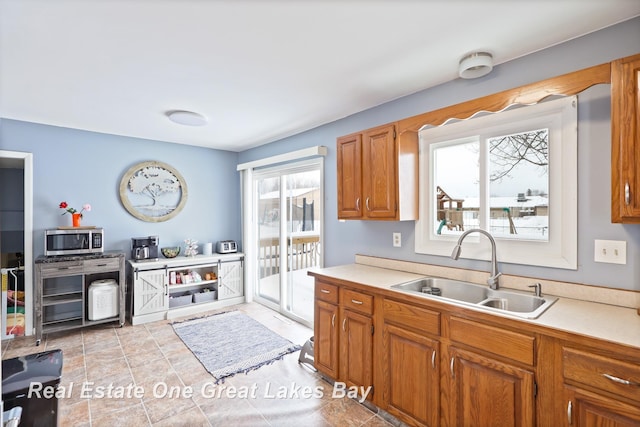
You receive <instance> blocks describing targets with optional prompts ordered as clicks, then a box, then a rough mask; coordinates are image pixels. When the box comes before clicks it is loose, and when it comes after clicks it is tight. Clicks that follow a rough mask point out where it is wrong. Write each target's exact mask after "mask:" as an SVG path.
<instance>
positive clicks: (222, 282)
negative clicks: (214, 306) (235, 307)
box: [218, 261, 244, 300]
mask: <svg viewBox="0 0 640 427" xmlns="http://www.w3.org/2000/svg"><path fill="white" fill-rule="evenodd" d="M242 295H244V289H243V278H242V261H231V262H221V263H220V264H219V266H218V299H219V300H221V299H227V298H234V297H241V296H242Z"/></svg>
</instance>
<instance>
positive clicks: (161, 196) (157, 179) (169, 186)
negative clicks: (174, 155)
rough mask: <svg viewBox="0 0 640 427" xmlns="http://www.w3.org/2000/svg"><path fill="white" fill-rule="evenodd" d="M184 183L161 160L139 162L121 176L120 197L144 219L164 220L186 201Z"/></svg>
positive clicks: (182, 179)
mask: <svg viewBox="0 0 640 427" xmlns="http://www.w3.org/2000/svg"><path fill="white" fill-rule="evenodd" d="M187 196H188V191H187V183H186V181H185V180H184V178H183V177H182V175H180V172H178V171H177V170H176V169H174V168H173V167H171V166H170V165H168V164H166V163H162V162H156V161H149V162H142V163H138V164H136V165H134V166H132V167H131V168H129V170H128V171H127V172H125V174H124V175H123V176H122V179H121V180H120V201H121V202H122V205H123V206H124V208H125V209H126V210H127V211H128V212H129V213H130V214H131V215H133V216H135V217H136V218H138V219H141V220H143V221H147V222H162V221H167V220H169V219H171V218H173V217H174V216H176V215H177V214H178V213H179V212H180V211H181V210H182V208H184V205H185V204H186V203H187Z"/></svg>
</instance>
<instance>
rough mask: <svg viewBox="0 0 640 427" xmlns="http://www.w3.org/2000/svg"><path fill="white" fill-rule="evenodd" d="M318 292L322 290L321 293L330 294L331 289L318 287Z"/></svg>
mask: <svg viewBox="0 0 640 427" xmlns="http://www.w3.org/2000/svg"><path fill="white" fill-rule="evenodd" d="M320 292H322V293H323V294H330V293H331V291H328V290H326V289H320Z"/></svg>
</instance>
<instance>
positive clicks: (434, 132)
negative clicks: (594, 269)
mask: <svg viewBox="0 0 640 427" xmlns="http://www.w3.org/2000/svg"><path fill="white" fill-rule="evenodd" d="M498 113H499V114H498ZM498 113H492V114H488V115H484V116H482V117H475V118H471V119H468V120H464V121H459V122H455V123H450V124H447V123H446V122H445V124H443V125H441V126H438V127H433V128H429V129H422V130H421V131H420V132H419V180H420V188H421V190H420V193H419V212H420V215H419V218H420V219H419V220H418V221H416V226H415V232H416V238H415V252H416V253H421V254H428V255H442V256H449V255H450V254H451V250H452V249H453V247H454V245H455V243H456V241H457V239H458V236H457V235H436V233H435V231H434V227H433V224H434V223H435V222H434V215H435V212H436V209H435V206H434V203H435V186H434V185H433V176H432V175H433V172H432V171H433V168H431V158H432V154H431V153H432V144H438V143H442V142H445V141H452V140H461V139H463V138H465V137H469V136H471V135H474V134H480V135H482V134H486V133H487V132H486V131H487V130H489V131H490V133H494V132H501V130H500V129H514V128H520V129H522V127H523V126H529V123H531V124H532V126H536V127H540V126H541V125H540V123H549V124H548V125H544V126H546V127H549V132H550V134H549V140H550V142H549V239H548V241H535V240H514V239H502V238H499V237H496V245H497V251H498V259H499V261H500V262H506V263H512V264H525V265H535V266H544V267H553V268H562V269H572V270H576V269H577V248H578V241H577V230H578V225H577V221H578V200H577V192H578V182H577V181H578V168H577V163H578V148H577V147H578V136H577V125H578V118H577V96H575V95H574V96H568V97H563V98H560V99H554V100H549V101H546V102H541V103H537V104H533V105H527V106H519V108H516V109H512V110H508V111H507V110H505V111H501V112H498ZM513 123H521V125H518V126H517V127H515V126H514V125H513ZM510 131H511V130H507V132H510ZM558 140H559V141H560V143H559V144H558V143H556V142H554V141H558ZM485 155H488V149H487V153H485ZM480 168H481V170H480V173H481V181H485V183H486V181H488V173H487V172H486V164H485V167H483V166H482V161H481V166H480ZM483 168H484V169H485V171H483ZM485 176H486V178H485ZM485 189H486V187H485ZM483 191H484V190H483V189H482V184H481V188H480V198H481V200H482V199H484V200H487V199H488V197H487V196H486V195H485V194H483ZM425 196H426V197H425ZM481 209H483V212H482V217H483V218H485V219H484V220H483V224H482V225H481V227H482V228H484V227H488V218H489V206H488V204H486V205H485V206H482V203H481ZM485 211H486V212H485ZM462 255H463V258H469V259H479V260H488V259H489V258H490V251H489V246H488V244H487V243H486V242H483V241H482V238H481V237H480V236H479V235H470V236H469V237H468V238H467V239H465V249H464V251H462Z"/></svg>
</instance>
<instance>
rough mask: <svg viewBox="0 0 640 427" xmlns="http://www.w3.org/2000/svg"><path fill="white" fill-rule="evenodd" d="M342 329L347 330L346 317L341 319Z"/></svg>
mask: <svg viewBox="0 0 640 427" xmlns="http://www.w3.org/2000/svg"><path fill="white" fill-rule="evenodd" d="M342 330H343V331H345V332H347V318H346V317H345V318H344V319H342Z"/></svg>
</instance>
